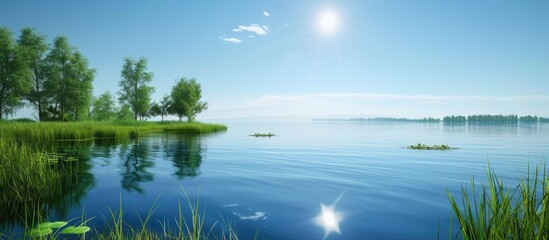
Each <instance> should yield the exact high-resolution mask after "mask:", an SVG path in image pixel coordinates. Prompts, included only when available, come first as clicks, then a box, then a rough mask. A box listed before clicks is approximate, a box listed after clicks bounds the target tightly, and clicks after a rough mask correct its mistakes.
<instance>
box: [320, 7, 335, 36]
mask: <svg viewBox="0 0 549 240" xmlns="http://www.w3.org/2000/svg"><path fill="white" fill-rule="evenodd" d="M317 25H318V29H319V30H320V31H321V32H322V33H324V34H328V35H331V34H333V33H334V32H335V31H336V30H337V28H338V27H339V18H338V16H337V14H336V13H335V12H334V11H332V10H324V11H322V12H321V13H320V14H319V16H318V19H317Z"/></svg>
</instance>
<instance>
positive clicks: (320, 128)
mask: <svg viewBox="0 0 549 240" xmlns="http://www.w3.org/2000/svg"><path fill="white" fill-rule="evenodd" d="M255 132H273V133H276V134H277V135H278V136H276V137H272V138H254V137H250V136H248V135H249V134H251V133H255ZM548 140H549V124H542V125H527V126H510V127H505V126H444V125H442V124H440V125H439V124H426V123H398V122H308V123H235V124H230V125H229V130H228V131H227V132H224V133H219V134H213V135H207V136H188V135H177V134H155V135H149V136H146V137H144V138H142V139H140V140H138V141H136V142H131V143H126V144H118V145H116V144H110V143H105V142H95V143H90V144H89V146H84V147H82V149H81V150H80V152H79V155H80V156H81V157H80V160H79V161H80V162H79V167H80V168H81V172H80V173H79V175H78V176H77V177H76V179H77V181H76V183H74V184H73V185H74V186H73V187H72V190H71V191H70V192H68V193H66V194H65V195H64V197H63V199H60V200H59V202H56V203H52V204H51V205H52V206H53V207H52V211H51V213H50V214H51V216H50V217H51V218H54V219H52V220H56V219H65V220H66V219H70V218H73V217H79V216H81V214H82V211H83V210H82V209H85V212H86V214H87V216H88V217H91V216H98V217H97V218H95V219H94V220H93V221H92V223H93V224H94V225H95V226H96V228H98V229H102V224H103V223H104V220H103V218H102V216H109V208H111V209H118V206H119V204H120V201H122V205H123V207H124V210H125V213H126V215H125V220H126V221H128V222H133V223H136V225H138V224H137V223H138V222H139V220H138V219H137V214H140V215H141V216H142V217H144V216H146V214H147V213H148V212H149V210H150V208H151V207H152V206H153V203H154V202H155V200H157V199H158V203H160V205H159V207H158V209H157V210H156V211H155V212H154V216H153V218H154V219H159V220H160V221H161V222H163V223H164V225H170V224H171V226H173V227H175V223H174V219H173V218H174V217H175V216H177V201H178V199H179V200H182V202H183V203H184V201H185V196H184V193H183V191H182V190H181V187H182V188H184V189H185V191H186V192H187V193H188V194H189V195H191V196H195V195H200V204H201V205H203V206H205V207H206V224H207V225H208V226H206V229H209V225H211V224H213V223H215V222H216V221H218V220H220V216H222V217H223V218H225V219H227V220H228V221H229V222H231V223H232V225H233V226H234V227H236V229H237V231H238V232H239V235H240V236H241V237H242V238H241V239H248V238H250V237H251V236H252V235H253V234H254V233H255V231H256V230H257V229H259V231H260V233H261V235H262V236H268V237H270V238H273V239H322V238H323V237H324V234H325V232H324V229H323V228H322V227H321V226H319V225H317V224H316V222H315V220H314V219H315V217H317V216H318V215H319V214H320V204H321V203H322V204H325V205H330V204H333V203H334V202H335V201H336V199H337V198H338V197H339V196H341V198H340V199H339V201H338V202H337V205H336V207H335V208H336V211H337V212H339V213H340V215H341V216H342V218H343V220H342V221H341V222H340V226H339V227H340V232H341V233H340V234H338V233H334V232H332V233H330V234H329V235H328V236H327V238H326V239H434V238H436V236H437V225H438V224H440V226H441V227H440V232H441V236H447V231H448V225H449V214H450V205H449V203H448V199H447V197H446V193H445V188H448V189H449V190H450V191H452V192H454V193H456V194H458V193H459V190H460V188H461V186H462V184H464V183H466V182H467V181H469V179H470V177H471V176H473V175H474V176H476V180H478V182H479V183H482V182H485V179H484V176H485V171H486V166H487V163H488V161H490V163H491V165H492V167H493V168H494V169H495V170H496V172H497V173H498V174H499V175H503V176H504V177H505V178H506V179H508V180H509V181H515V180H516V179H517V178H518V177H520V176H522V175H524V174H525V173H526V172H527V167H528V164H529V163H530V165H535V164H537V163H539V161H540V160H541V159H542V158H544V154H546V153H547V151H548V150H549V141H548ZM418 142H421V143H426V144H448V145H450V146H452V147H458V148H459V149H457V150H451V151H417V150H408V149H405V148H403V147H404V146H406V145H411V144H416V143H418ZM120 199H121V200H120ZM183 209H184V213H187V212H188V211H187V208H186V205H184V208H183ZM3 220H4V221H6V219H5V218H3ZM216 226H218V227H219V228H221V227H223V224H221V223H217V225H216ZM151 228H155V229H157V230H160V229H161V228H160V225H159V224H158V221H152V222H151ZM219 228H217V230H219ZM454 229H456V226H454Z"/></svg>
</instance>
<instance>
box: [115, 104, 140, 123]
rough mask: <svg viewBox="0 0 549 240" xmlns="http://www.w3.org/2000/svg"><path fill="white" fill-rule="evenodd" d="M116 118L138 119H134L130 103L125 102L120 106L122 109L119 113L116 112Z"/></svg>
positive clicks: (121, 119)
mask: <svg viewBox="0 0 549 240" xmlns="http://www.w3.org/2000/svg"><path fill="white" fill-rule="evenodd" d="M116 119H117V120H119V121H124V120H134V121H137V119H134V114H133V112H132V109H131V107H130V105H128V104H123V105H122V107H120V110H118V113H117V114H116Z"/></svg>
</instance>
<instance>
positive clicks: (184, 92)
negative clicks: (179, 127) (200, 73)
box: [169, 78, 208, 122]
mask: <svg viewBox="0 0 549 240" xmlns="http://www.w3.org/2000/svg"><path fill="white" fill-rule="evenodd" d="M170 96H171V98H172V104H171V107H170V109H169V110H170V113H172V114H175V115H177V117H179V120H180V121H181V120H182V119H183V117H186V118H187V121H188V122H192V121H194V119H195V117H196V115H197V114H199V113H201V112H202V111H204V110H206V109H208V103H207V102H202V101H200V99H201V98H202V89H201V87H200V84H199V83H198V82H197V81H196V79H195V78H191V79H187V78H181V79H179V81H178V82H177V83H176V84H175V85H174V86H173V88H172V91H171V94H170Z"/></svg>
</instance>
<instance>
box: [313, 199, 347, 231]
mask: <svg viewBox="0 0 549 240" xmlns="http://www.w3.org/2000/svg"><path fill="white" fill-rule="evenodd" d="M340 221H341V216H340V215H339V213H337V212H336V211H335V204H333V205H330V206H326V205H324V204H322V203H321V204H320V215H319V216H318V217H316V223H317V224H318V225H320V226H321V227H322V228H324V238H323V239H325V238H326V237H327V236H328V235H330V233H331V232H336V233H341V231H340V230H339V222H340Z"/></svg>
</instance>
